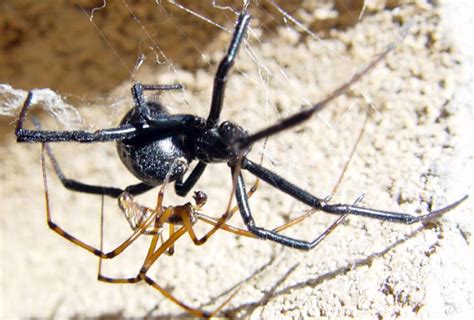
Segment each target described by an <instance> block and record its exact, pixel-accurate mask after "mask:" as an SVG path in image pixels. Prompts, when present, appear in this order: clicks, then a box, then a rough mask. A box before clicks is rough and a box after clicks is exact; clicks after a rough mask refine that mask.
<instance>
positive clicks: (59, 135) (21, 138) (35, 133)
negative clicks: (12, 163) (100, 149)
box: [15, 91, 138, 142]
mask: <svg viewBox="0 0 474 320" xmlns="http://www.w3.org/2000/svg"><path fill="white" fill-rule="evenodd" d="M32 100H33V92H31V91H30V92H28V96H27V97H26V100H25V102H24V104H23V107H22V108H21V111H20V116H19V118H18V121H17V123H16V129H15V134H16V138H17V142H58V141H77V142H104V141H116V140H125V139H131V138H133V137H135V136H136V134H137V131H138V129H137V128H135V127H133V126H131V125H125V126H120V127H118V128H110V129H103V130H97V131H94V132H88V131H83V130H72V131H50V130H29V129H25V128H24V122H25V119H26V114H27V112H28V109H29V108H30V107H31V105H32Z"/></svg>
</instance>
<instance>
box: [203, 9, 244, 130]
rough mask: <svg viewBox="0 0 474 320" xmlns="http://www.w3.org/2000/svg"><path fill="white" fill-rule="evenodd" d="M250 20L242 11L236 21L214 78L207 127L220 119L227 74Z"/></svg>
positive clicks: (215, 123)
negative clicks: (227, 47)
mask: <svg viewBox="0 0 474 320" xmlns="http://www.w3.org/2000/svg"><path fill="white" fill-rule="evenodd" d="M249 22H250V15H249V14H248V13H247V12H245V11H244V12H242V13H241V14H240V15H239V17H238V19H237V22H236V25H235V29H234V34H233V35H232V40H231V42H230V45H229V49H228V50H227V53H226V55H225V57H224V58H223V59H222V60H221V62H220V64H219V67H218V69H217V72H216V76H215V78H214V88H213V90H212V102H211V110H210V112H209V116H208V117H207V127H214V126H216V125H217V123H218V121H219V116H220V114H221V111H222V103H223V101H224V92H225V87H226V81H227V75H228V73H229V71H230V69H231V68H232V66H233V64H234V60H235V57H236V55H237V52H238V51H239V47H240V44H241V43H242V39H243V37H244V35H245V32H246V31H247V27H248V24H249Z"/></svg>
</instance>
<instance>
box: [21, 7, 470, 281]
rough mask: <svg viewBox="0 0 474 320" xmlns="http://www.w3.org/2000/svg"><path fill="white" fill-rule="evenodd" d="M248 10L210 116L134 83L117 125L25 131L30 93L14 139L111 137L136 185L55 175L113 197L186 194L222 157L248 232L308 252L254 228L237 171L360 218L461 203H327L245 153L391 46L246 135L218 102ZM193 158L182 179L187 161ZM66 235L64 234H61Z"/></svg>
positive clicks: (401, 217)
mask: <svg viewBox="0 0 474 320" xmlns="http://www.w3.org/2000/svg"><path fill="white" fill-rule="evenodd" d="M249 21H250V15H249V14H248V13H246V12H243V13H241V14H240V15H239V16H238V19H237V22H236V26H235V30H234V33H233V37H232V40H231V42H230V46H229V48H228V51H227V53H226V55H225V57H224V58H223V59H222V61H221V62H220V64H219V67H218V70H217V72H216V75H215V78H214V87H213V93H212V102H211V107H210V112H209V115H208V117H207V119H203V118H201V117H198V116H195V115H190V114H178V115H171V114H169V113H167V112H166V111H165V110H164V108H163V107H162V106H161V105H160V104H159V103H158V102H151V101H146V100H145V97H144V91H146V90H175V89H180V88H181V85H143V84H140V83H136V84H135V85H133V87H132V89H131V91H132V96H133V99H134V102H135V106H134V107H133V108H132V109H131V110H130V111H129V112H128V113H127V114H126V115H125V117H124V118H123V120H122V121H121V123H120V125H119V126H118V127H116V128H110V129H103V130H97V131H94V132H87V131H80V130H76V131H45V130H28V129H24V128H23V126H24V121H25V119H26V114H27V111H28V108H29V106H30V105H31V101H32V93H31V92H30V93H29V94H28V96H27V98H26V100H25V103H24V105H23V108H22V110H21V112H20V116H19V119H18V122H17V126H16V136H17V141H18V142H41V143H46V142H60V141H76V142H82V143H92V142H106V141H116V142H117V151H118V154H119V156H120V159H121V160H122V162H123V164H124V165H125V166H126V167H127V169H128V170H129V171H130V172H131V173H132V174H134V175H135V176H136V177H137V178H138V179H139V180H140V181H141V182H140V183H138V184H135V185H131V186H128V187H126V188H125V189H120V188H116V187H107V186H98V185H90V184H85V183H82V182H79V181H76V180H72V179H67V178H66V177H65V176H64V175H62V174H59V173H58V172H57V173H58V175H59V177H60V179H61V181H62V183H63V185H64V186H65V187H66V188H68V189H70V190H73V191H78V192H84V193H90V194H97V195H105V196H110V197H113V198H118V197H119V196H120V195H122V194H123V192H127V193H129V194H131V195H138V194H141V193H144V192H146V191H148V190H150V189H152V188H154V187H157V186H159V185H162V184H163V183H164V182H165V180H166V182H167V181H168V180H169V181H171V182H173V181H174V186H175V191H176V193H177V194H178V195H180V196H185V195H186V194H187V193H188V192H189V191H190V190H191V189H192V188H193V187H194V185H195V184H196V182H197V181H198V180H199V178H200V177H201V175H202V174H203V172H204V170H205V169H206V167H207V165H208V164H211V163H219V162H225V163H227V164H228V165H229V167H230V168H231V173H232V177H233V182H234V184H233V186H234V187H233V188H234V190H233V192H235V197H236V200H237V205H238V209H239V211H240V214H241V216H242V219H243V221H244V223H245V225H246V227H247V229H248V230H249V232H250V233H252V234H253V235H255V236H256V237H257V238H260V239H265V240H270V241H274V242H277V243H280V244H282V245H284V246H288V247H292V248H295V249H301V250H310V249H313V248H314V247H315V246H316V245H317V244H318V243H319V241H320V237H317V238H316V239H314V240H313V241H305V240H300V239H296V238H292V237H288V236H285V235H282V234H280V233H279V232H278V230H269V229H265V228H262V227H258V226H256V225H255V222H254V219H253V217H252V213H251V210H250V207H249V204H248V195H247V192H246V190H245V185H244V179H243V177H242V175H241V173H240V170H247V171H249V172H250V173H252V174H253V175H255V176H256V177H258V178H259V179H261V180H263V181H265V182H267V183H269V184H270V185H272V186H273V187H275V188H276V189H278V190H280V191H282V192H284V193H286V194H288V195H290V196H291V197H293V198H295V199H297V200H298V201H301V202H303V203H304V204H306V205H308V206H310V207H312V208H313V209H317V210H322V211H324V212H327V213H331V214H336V215H341V216H345V215H347V214H354V215H361V216H366V217H370V218H375V219H380V220H385V221H390V222H397V223H405V224H412V223H415V222H421V221H426V220H429V219H433V218H436V217H439V216H440V215H442V214H443V213H445V212H447V211H449V210H451V209H453V208H455V207H456V206H458V205H459V204H460V203H461V202H463V201H464V200H465V199H466V198H467V195H466V196H464V197H462V198H461V199H459V200H458V201H456V202H453V203H452V204H450V205H448V206H446V207H444V208H441V209H438V210H435V211H432V212H430V213H427V214H424V215H421V216H414V215H410V214H405V213H399V212H392V211H382V210H376V209H370V208H363V207H359V206H357V205H349V204H329V203H328V200H327V199H323V198H318V197H316V196H314V195H312V194H310V193H308V192H307V191H304V190H303V189H301V188H300V187H298V186H297V185H295V184H293V183H291V182H289V181H287V180H285V179H284V178H283V177H281V176H279V175H277V174H276V173H273V172H272V171H270V170H268V169H266V168H264V167H263V166H261V165H259V164H257V163H255V162H253V161H251V160H250V159H248V158H247V157H246V154H247V153H248V151H249V149H250V147H251V146H252V144H253V143H254V142H256V141H258V140H261V139H263V138H266V137H269V136H272V135H274V134H276V133H278V132H281V131H284V130H287V129H289V128H291V127H294V126H296V125H298V124H300V123H302V122H304V121H306V120H308V119H309V118H310V117H311V116H312V115H313V114H315V113H316V112H318V111H320V110H321V109H322V108H324V107H325V106H326V105H327V104H328V103H329V102H330V101H331V100H333V99H335V98H336V97H338V96H340V95H341V94H343V93H344V92H345V91H346V90H347V89H348V88H349V87H350V86H351V85H352V84H353V83H355V82H357V81H358V80H359V79H360V78H361V77H362V76H363V75H365V74H366V73H367V72H369V71H370V70H371V69H372V68H374V67H375V65H377V64H378V63H379V62H380V61H382V60H383V59H384V58H385V56H386V55H387V54H388V53H389V52H390V51H391V50H393V48H394V45H391V46H388V47H387V48H386V49H385V50H384V51H383V52H382V53H381V54H380V55H378V56H377V57H376V58H375V59H374V60H373V61H372V62H371V63H369V64H368V65H367V66H366V67H365V68H363V69H362V70H361V71H359V72H357V73H356V74H355V75H354V76H353V77H352V78H351V79H350V80H349V81H347V82H346V83H344V84H343V85H341V86H340V87H338V88H337V89H336V90H334V91H333V92H332V93H331V94H330V95H329V96H328V97H327V98H325V99H323V100H322V101H320V102H318V103H316V104H314V105H313V106H311V107H310V108H307V109H304V110H302V111H300V112H298V113H296V114H294V115H292V116H289V117H287V118H285V119H283V120H281V121H279V122H278V123H276V124H274V125H271V126H269V127H267V128H264V129H262V130H260V131H258V132H256V133H254V134H248V132H247V131H246V130H245V129H244V128H242V127H240V126H238V125H236V124H234V123H232V122H229V121H224V122H221V123H220V122H219V120H220V119H219V117H220V114H221V111H222V107H223V100H224V92H225V88H226V81H227V77H228V75H229V72H230V70H231V68H232V65H233V63H234V60H235V58H236V55H237V52H238V50H239V47H240V45H241V43H242V41H243V39H244V36H245V33H246V30H247V27H248V24H249ZM194 160H197V161H198V163H197V165H196V166H195V167H194V169H193V170H192V172H191V173H190V174H189V176H188V177H187V178H186V179H185V178H184V175H185V173H186V172H187V170H188V168H189V166H190V163H191V162H192V161H194ZM231 215H232V212H231V211H230V210H229V209H228V210H227V212H226V213H224V214H223V215H222V216H221V217H220V218H219V219H218V220H217V221H216V223H215V225H214V227H213V228H212V230H211V231H210V232H209V233H208V234H207V235H206V239H207V236H210V235H212V234H213V233H214V232H215V231H216V230H218V229H219V228H221V227H222V226H223V225H224V224H225V222H226V221H227V220H228V219H229V218H230V216H231ZM49 222H50V227H51V228H53V229H54V230H55V231H56V232H58V233H60V234H61V232H59V231H58V230H57V226H56V225H55V224H54V223H53V222H51V221H49ZM62 235H63V236H65V237H66V238H67V236H66V235H64V234H62ZM94 253H95V254H96V255H99V256H101V257H106V258H109V257H108V256H107V255H105V254H103V253H102V252H97V250H96V251H95V252H94ZM149 267H150V264H145V265H144V266H143V267H142V269H141V271H140V274H141V275H144V273H145V272H146V271H147V270H148V268H149Z"/></svg>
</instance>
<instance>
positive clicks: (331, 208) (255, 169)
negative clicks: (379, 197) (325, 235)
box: [233, 158, 468, 250]
mask: <svg viewBox="0 0 474 320" xmlns="http://www.w3.org/2000/svg"><path fill="white" fill-rule="evenodd" d="M242 169H246V170H248V171H250V172H251V173H252V174H254V175H255V176H257V177H259V178H260V179H262V180H264V181H266V182H267V183H269V184H270V185H272V186H274V187H275V188H277V189H279V190H280V191H282V192H284V193H287V194H288V195H290V196H292V197H293V198H295V199H297V200H299V201H301V202H303V203H305V204H307V205H309V206H311V207H313V208H315V209H319V210H322V211H324V212H327V213H332V214H337V215H346V214H353V215H361V216H366V217H370V218H374V219H380V220H386V221H390V222H399V223H405V224H412V223H415V222H422V221H426V220H430V219H433V218H437V217H439V216H440V215H442V214H443V213H445V212H447V211H449V210H452V209H453V208H455V207H456V206H458V205H459V204H460V203H461V202H463V201H464V200H466V199H467V197H468V196H467V195H466V196H464V197H462V198H461V199H459V200H457V201H455V202H453V203H452V204H450V205H448V206H446V207H444V208H441V209H439V210H436V211H432V212H430V213H427V214H425V215H421V216H413V215H410V214H405V213H400V212H392V211H383V210H375V209H368V208H363V207H358V206H355V205H347V204H334V205H330V204H325V203H324V202H325V201H324V200H323V199H319V198H317V197H315V196H313V195H311V194H310V193H308V192H306V191H304V190H303V189H301V188H299V187H297V186H296V185H294V184H292V183H290V182H289V181H287V180H285V179H283V178H282V177H280V176H279V175H277V174H275V173H273V172H271V171H270V170H268V169H265V168H264V167H262V166H260V165H258V164H256V163H254V162H252V161H250V160H248V159H246V158H244V159H243V161H242ZM233 170H235V168H233ZM236 199H237V202H238V204H239V208H240V213H241V215H242V219H243V220H244V223H245V224H246V225H247V228H248V229H249V231H251V232H252V233H254V234H255V235H257V236H258V237H260V238H263V239H268V240H271V241H275V242H278V243H280V244H283V245H285V246H289V247H294V248H297V249H302V250H310V249H312V248H314V247H315V246H316V245H317V244H318V241H317V240H318V238H316V239H315V240H313V241H311V242H308V241H302V240H298V239H294V238H289V237H286V236H283V235H280V234H278V233H276V232H275V231H273V230H266V229H263V228H259V227H257V226H256V225H255V221H254V220H253V217H252V214H251V211H250V208H249V206H248V201H247V197H246V193H245V185H244V182H243V178H242V175H241V174H239V176H238V179H237V187H236Z"/></svg>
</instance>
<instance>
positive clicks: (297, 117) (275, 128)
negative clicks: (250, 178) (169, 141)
mask: <svg viewBox="0 0 474 320" xmlns="http://www.w3.org/2000/svg"><path fill="white" fill-rule="evenodd" d="M394 48H395V44H393V43H392V44H390V45H389V46H387V48H386V49H385V50H384V51H382V53H380V54H379V55H378V56H377V57H376V58H375V59H374V60H373V61H372V62H370V63H369V64H368V65H366V66H365V67H364V68H363V69H362V70H360V71H359V72H357V73H355V74H354V75H353V76H352V78H351V79H349V81H347V82H345V83H343V84H342V85H340V86H339V87H338V88H336V90H334V91H333V92H332V93H331V94H330V95H329V96H328V97H326V98H325V99H323V100H322V101H320V102H318V103H316V104H314V105H312V106H311V107H310V108H306V109H303V110H302V111H300V112H297V113H295V114H293V115H291V116H289V117H287V118H285V119H283V120H281V121H279V122H278V123H276V124H274V125H270V126H268V127H267V128H264V129H261V130H259V131H257V132H256V133H253V134H251V135H249V136H247V137H243V138H240V139H239V140H237V141H236V142H235V145H234V148H235V149H236V150H244V149H245V148H248V147H249V146H250V145H252V144H253V143H254V142H256V141H258V140H260V139H263V138H266V137H269V136H272V135H274V134H276V133H278V132H281V131H284V130H286V129H289V128H291V127H294V126H296V125H298V124H300V123H302V122H304V121H306V120H308V119H309V118H311V116H313V114H315V113H317V112H319V111H321V110H322V109H324V108H325V107H326V106H327V104H328V103H329V102H331V101H332V100H334V99H336V98H337V97H339V96H340V95H342V94H344V93H345V92H346V91H347V90H348V89H349V88H350V87H351V86H352V85H353V84H354V83H357V82H358V81H359V80H360V79H361V78H362V77H363V76H364V75H365V74H366V73H368V72H369V71H371V70H372V69H373V68H374V67H375V66H376V65H377V64H379V63H380V62H381V61H382V60H384V59H385V57H386V56H387V55H388V54H389V53H390V52H391V51H392V50H393V49H394Z"/></svg>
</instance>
